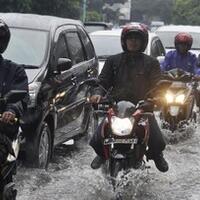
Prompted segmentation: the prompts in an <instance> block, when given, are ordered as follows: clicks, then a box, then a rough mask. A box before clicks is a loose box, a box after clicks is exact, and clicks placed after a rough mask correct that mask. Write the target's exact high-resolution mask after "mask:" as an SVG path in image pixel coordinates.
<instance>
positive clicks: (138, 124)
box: [90, 80, 171, 190]
mask: <svg viewBox="0 0 200 200" xmlns="http://www.w3.org/2000/svg"><path fill="white" fill-rule="evenodd" d="M93 82H94V83H93V84H91V83H90V84H91V85H92V86H95V84H96V85H98V86H99V87H102V86H101V85H100V84H98V80H93ZM165 84H166V82H165V83H164V82H162V83H160V84H157V86H156V88H159V87H162V88H163V87H164V85H165ZM167 84H168V85H169V82H167ZM170 84H171V83H170ZM161 85H163V86H161ZM103 90H105V89H104V88H103ZM154 90H155V88H154V89H153V90H152V92H153V91H154ZM105 91H106V90H105ZM149 94H151V92H149ZM152 103H153V98H151V99H149V100H148V101H140V102H139V103H138V104H137V105H134V104H133V103H131V102H129V101H118V102H116V101H115V100H114V98H113V97H112V95H111V90H109V91H106V95H105V97H104V98H103V99H102V100H101V101H100V102H99V103H98V104H97V105H96V109H94V110H93V112H95V116H96V115H98V116H99V117H101V118H102V117H104V120H103V121H102V126H101V127H102V128H101V133H102V138H103V152H104V157H105V159H106V162H105V164H104V167H105V168H106V171H107V172H108V173H109V175H110V177H111V182H112V185H113V188H114V190H115V186H116V177H117V175H118V173H119V172H120V171H122V170H123V171H128V170H129V169H131V168H132V169H138V168H145V161H144V155H145V153H146V151H147V144H148V139H149V117H152V115H153V113H152V112H145V111H144V110H150V109H148V108H149V107H152ZM95 124H98V123H97V122H96V123H95ZM96 128H97V127H96Z"/></svg>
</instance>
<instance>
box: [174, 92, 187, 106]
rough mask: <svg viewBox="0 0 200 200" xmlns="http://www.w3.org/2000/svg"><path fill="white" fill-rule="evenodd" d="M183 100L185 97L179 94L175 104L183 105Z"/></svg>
mask: <svg viewBox="0 0 200 200" xmlns="http://www.w3.org/2000/svg"><path fill="white" fill-rule="evenodd" d="M184 100H185V95H184V94H179V95H177V96H176V98H175V102H176V103H180V104H183V103H184Z"/></svg>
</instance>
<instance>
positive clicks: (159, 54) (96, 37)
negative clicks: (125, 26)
mask: <svg viewBox="0 0 200 200" xmlns="http://www.w3.org/2000/svg"><path fill="white" fill-rule="evenodd" d="M121 31H122V29H112V30H106V31H95V32H92V33H90V38H91V40H92V42H93V45H94V48H95V52H96V54H97V56H98V59H99V73H100V72H101V70H102V68H103V65H104V62H105V60H106V59H107V58H108V57H109V56H111V55H114V54H117V53H120V52H122V51H123V50H122V47H121V40H120V37H121ZM145 53H146V54H147V55H150V56H153V57H155V58H157V59H158V60H159V61H160V62H161V61H162V60H163V59H164V56H165V49H164V47H163V45H162V42H161V41H160V39H159V37H158V36H157V35H156V34H155V33H151V32H149V41H148V45H147V47H146V50H145Z"/></svg>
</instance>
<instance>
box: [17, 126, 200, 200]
mask: <svg viewBox="0 0 200 200" xmlns="http://www.w3.org/2000/svg"><path fill="white" fill-rule="evenodd" d="M164 135H165V136H166V139H167V141H168V145H167V147H166V149H165V151H164V154H165V158H166V159H167V161H168V163H169V171H168V172H166V173H162V172H159V171H158V170H157V169H156V168H155V166H154V163H153V162H152V161H150V162H148V163H147V165H148V166H150V168H148V169H144V170H132V171H130V172H129V173H128V174H120V175H119V177H118V179H117V180H118V187H117V189H116V192H113V191H112V187H111V185H110V183H109V180H108V178H107V177H106V175H105V174H103V171H102V169H98V170H92V169H91V168H90V163H91V161H92V159H93V158H94V156H95V154H94V152H93V150H92V149H91V148H90V147H89V145H88V142H87V139H86V137H85V138H81V139H80V140H78V141H75V144H74V145H71V146H66V145H61V146H59V147H58V148H57V149H56V150H55V153H54V157H53V160H52V162H51V163H50V165H49V168H48V170H47V171H45V170H40V169H30V168H29V169H28V168H24V167H23V166H20V167H19V168H18V174H17V176H16V184H17V189H18V196H17V199H18V200H30V199H31V200H114V199H115V197H116V193H119V192H120V193H121V195H122V199H123V200H199V199H200V125H198V127H197V129H195V128H194V127H190V128H189V129H188V130H187V131H185V132H184V133H174V134H173V135H171V134H170V133H168V132H164Z"/></svg>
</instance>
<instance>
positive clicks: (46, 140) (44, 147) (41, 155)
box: [36, 123, 52, 168]
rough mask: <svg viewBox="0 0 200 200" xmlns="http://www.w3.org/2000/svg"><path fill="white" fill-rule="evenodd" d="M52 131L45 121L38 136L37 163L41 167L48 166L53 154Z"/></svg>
mask: <svg viewBox="0 0 200 200" xmlns="http://www.w3.org/2000/svg"><path fill="white" fill-rule="evenodd" d="M51 144H52V143H51V132H50V129H49V126H48V124H47V123H44V124H43V125H42V127H41V130H40V134H39V137H38V144H37V145H38V148H37V152H38V153H37V155H36V158H37V159H36V160H37V163H38V164H37V165H38V167H39V168H47V167H48V164H49V160H50V156H51Z"/></svg>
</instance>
